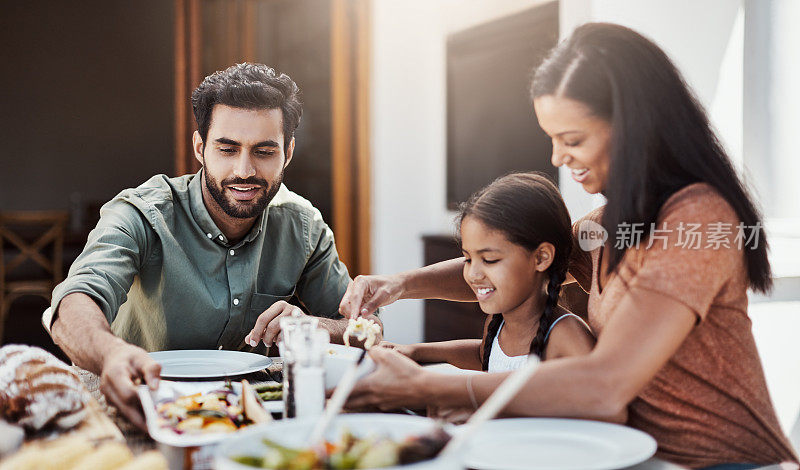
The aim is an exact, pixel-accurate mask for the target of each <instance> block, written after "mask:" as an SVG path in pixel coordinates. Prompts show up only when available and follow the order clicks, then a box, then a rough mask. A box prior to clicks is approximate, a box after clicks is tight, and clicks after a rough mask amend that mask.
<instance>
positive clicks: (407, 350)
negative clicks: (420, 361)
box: [378, 341, 416, 361]
mask: <svg viewBox="0 0 800 470" xmlns="http://www.w3.org/2000/svg"><path fill="white" fill-rule="evenodd" d="M378 346H379V347H381V348H387V349H394V350H395V351H397V352H399V353H400V354H402V355H403V356H405V357H407V358H409V359H411V360H412V361H416V359H415V358H414V352H415V351H416V348H415V347H414V345H413V344H396V343H392V342H389V341H381V342H380V344H378Z"/></svg>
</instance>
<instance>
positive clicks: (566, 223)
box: [458, 173, 572, 370]
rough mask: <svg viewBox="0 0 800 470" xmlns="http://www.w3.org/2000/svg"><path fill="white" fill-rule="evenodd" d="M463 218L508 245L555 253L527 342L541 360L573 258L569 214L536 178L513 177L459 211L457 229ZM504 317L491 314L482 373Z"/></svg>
mask: <svg viewBox="0 0 800 470" xmlns="http://www.w3.org/2000/svg"><path fill="white" fill-rule="evenodd" d="M466 217H474V218H475V219H476V220H478V221H480V222H481V223H482V224H484V225H486V226H487V227H490V228H492V229H494V230H498V231H500V232H502V233H503V234H504V235H505V236H506V238H508V240H509V241H510V242H511V243H514V244H516V245H520V246H522V247H524V248H526V249H528V250H531V251H533V250H535V249H536V248H538V247H539V245H540V244H542V243H543V242H548V243H551V244H552V245H553V246H554V247H555V256H554V258H553V262H552V264H550V267H549V268H548V269H547V274H548V276H549V281H548V283H547V302H546V304H545V308H544V312H543V313H542V316H541V319H540V320H539V329H538V330H537V333H536V336H535V337H534V338H533V341H532V342H531V353H533V354H536V355H538V356H539V357H542V355H543V353H544V347H545V344H544V337H545V335H546V334H547V331H548V330H549V329H550V325H552V323H553V321H554V320H555V315H556V306H557V304H558V294H559V292H560V291H561V284H562V283H563V282H564V278H565V277H566V275H567V266H568V264H569V256H570V253H571V252H572V227H571V225H570V218H569V212H568V211H567V206H566V205H564V200H563V199H562V198H561V193H559V192H558V188H557V187H556V186H555V185H554V184H553V183H552V182H551V181H550V180H549V179H547V177H546V176H544V175H542V174H540V173H511V174H509V175H506V176H503V177H501V178H498V179H496V180H494V181H493V182H492V183H491V184H490V185H489V186H486V187H485V188H483V189H481V190H480V191H478V192H477V193H475V194H473V195H472V197H470V199H469V200H468V201H467V202H465V203H463V204H461V206H460V207H459V215H458V225H459V228H460V226H461V223H462V222H463V221H464V219H465V218H466ZM502 319H503V316H502V314H495V315H493V316H492V319H491V320H490V322H489V326H488V328H487V332H486V335H484V338H483V358H482V362H483V370H487V368H488V366H489V353H490V352H491V349H492V341H494V337H495V336H496V335H497V330H498V329H499V328H500V322H501V321H502Z"/></svg>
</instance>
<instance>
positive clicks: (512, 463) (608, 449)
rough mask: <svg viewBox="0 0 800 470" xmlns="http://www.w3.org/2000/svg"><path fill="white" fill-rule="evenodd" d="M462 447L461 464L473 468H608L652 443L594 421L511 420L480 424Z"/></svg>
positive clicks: (633, 459) (643, 454)
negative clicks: (464, 449) (463, 448)
mask: <svg viewBox="0 0 800 470" xmlns="http://www.w3.org/2000/svg"><path fill="white" fill-rule="evenodd" d="M465 448H466V451H465V452H464V460H463V463H464V465H465V466H466V467H468V468H474V469H478V470H499V469H503V470H516V469H525V470H536V469H548V470H610V469H618V468H623V467H628V466H631V465H635V464H638V463H641V462H644V461H645V460H647V459H649V458H650V457H652V456H653V454H654V453H655V451H656V441H655V439H653V438H652V437H651V436H650V435H648V434H646V433H644V432H642V431H639V430H636V429H633V428H629V427H626V426H620V425H616V424H609V423H601V422H598V421H585V420H577V419H555V418H511V419H497V420H493V421H489V422H488V423H486V424H484V425H483V426H482V427H481V429H479V430H478V431H477V432H476V433H475V435H474V436H473V437H472V438H471V439H470V440H469V443H468V444H467V445H466V446H465Z"/></svg>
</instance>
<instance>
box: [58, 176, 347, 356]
mask: <svg viewBox="0 0 800 470" xmlns="http://www.w3.org/2000/svg"><path fill="white" fill-rule="evenodd" d="M349 281H350V277H349V276H348V274H347V268H346V267H345V266H344V264H342V262H341V261H339V256H338V255H337V253H336V247H335V245H334V242H333V233H332V232H331V230H330V228H328V226H327V225H326V224H325V222H324V221H323V220H322V216H321V215H320V213H319V211H318V210H317V209H315V208H314V207H313V206H312V205H311V203H309V202H308V201H307V200H305V199H303V198H302V197H300V196H298V195H297V194H295V193H293V192H291V191H289V190H288V189H287V188H286V187H285V186H283V185H282V186H281V188H280V190H279V191H278V193H277V194H276V196H275V198H274V199H273V200H272V202H270V204H269V206H268V207H267V209H266V210H265V211H264V213H263V214H262V215H261V216H259V218H258V219H256V221H255V224H254V225H253V228H252V229H251V230H250V232H249V233H248V234H247V235H246V236H245V238H244V239H243V240H241V241H239V242H237V243H235V244H231V243H229V241H228V240H227V238H226V237H225V235H223V234H222V232H221V231H220V230H219V228H217V226H216V224H214V222H213V221H212V219H211V216H210V215H209V213H208V210H206V207H205V204H204V203H203V196H202V192H201V177H200V174H199V173H198V174H196V175H186V176H181V177H178V178H168V177H166V176H165V175H158V176H154V177H153V178H151V179H150V180H148V181H147V182H145V183H144V184H142V185H141V186H139V187H138V188H134V189H127V190H125V191H122V192H121V193H120V194H119V195H117V196H116V197H115V198H114V199H112V200H111V201H110V202H108V203H107V204H105V205H104V206H103V207H102V209H101V210H100V222H99V223H98V224H97V227H96V228H95V229H94V230H92V232H91V233H90V234H89V239H88V242H87V244H86V247H85V248H84V250H83V252H82V253H81V255H80V256H79V257H78V259H77V260H76V261H75V263H74V264H73V265H72V267H71V268H70V270H69V275H68V276H67V278H66V279H65V280H64V282H62V283H61V284H59V285H58V286H57V287H56V288H55V290H54V291H53V300H52V309H51V310H52V311H53V312H56V311H57V307H58V304H59V302H61V299H63V298H64V296H66V295H67V294H70V293H73V292H83V293H85V294H87V295H89V296H91V297H92V298H94V300H95V301H96V302H97V304H98V305H99V306H100V308H101V309H102V311H103V313H104V314H105V316H106V318H107V319H108V322H109V323H110V324H111V330H112V331H113V332H114V334H116V335H117V336H119V337H121V338H122V339H124V340H125V341H128V342H130V343H133V344H136V345H138V346H141V347H142V348H144V349H146V350H148V351H157V350H164V349H218V348H219V347H220V346H221V347H223V348H224V349H245V348H248V349H249V346H246V345H245V344H244V337H245V336H246V335H247V333H248V332H249V331H250V329H251V328H252V327H253V325H254V324H255V321H256V318H258V316H259V315H260V314H261V313H262V312H263V311H264V310H266V309H267V307H269V306H270V305H272V304H273V303H275V302H276V301H278V300H288V299H289V298H290V297H291V296H292V295H294V294H296V295H297V297H298V298H299V299H300V301H301V302H302V303H303V305H304V306H305V307H306V308H307V309H308V310H309V312H310V313H311V314H313V315H318V316H323V317H329V318H340V317H339V314H338V307H339V302H340V300H341V298H342V296H343V295H344V292H345V290H346V289H347V284H348V282H349ZM48 326H49V325H48ZM262 349H263V348H262Z"/></svg>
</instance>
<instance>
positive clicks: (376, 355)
mask: <svg viewBox="0 0 800 470" xmlns="http://www.w3.org/2000/svg"><path fill="white" fill-rule="evenodd" d="M369 356H370V358H372V360H373V361H375V365H376V366H377V368H376V370H375V372H373V373H371V374H369V375H368V376H366V377H364V378H363V379H361V380H359V381H358V383H356V386H355V387H354V388H353V391H352V392H350V397H349V398H348V400H347V407H348V408H378V409H380V410H383V411H387V410H393V409H397V408H400V407H404V406H407V407H409V408H425V406H426V405H427V400H426V399H425V396H424V394H423V393H421V390H422V387H421V384H423V383H424V382H425V376H426V374H427V372H426V371H425V370H424V369H423V368H422V367H420V366H419V365H418V364H417V363H415V362H414V361H412V360H411V359H409V358H407V357H406V356H404V355H403V354H401V353H400V352H398V351H396V350H394V349H391V348H388V347H381V348H372V349H371V350H370V351H369Z"/></svg>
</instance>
